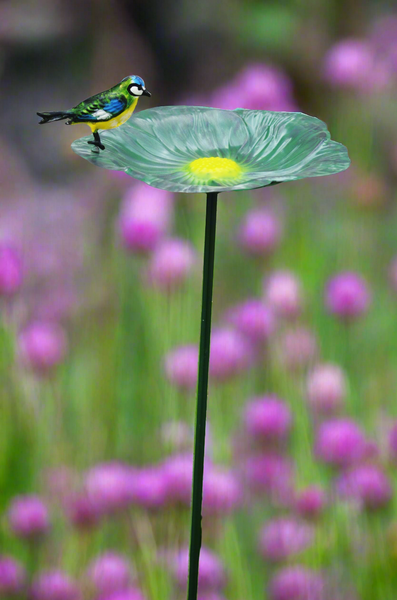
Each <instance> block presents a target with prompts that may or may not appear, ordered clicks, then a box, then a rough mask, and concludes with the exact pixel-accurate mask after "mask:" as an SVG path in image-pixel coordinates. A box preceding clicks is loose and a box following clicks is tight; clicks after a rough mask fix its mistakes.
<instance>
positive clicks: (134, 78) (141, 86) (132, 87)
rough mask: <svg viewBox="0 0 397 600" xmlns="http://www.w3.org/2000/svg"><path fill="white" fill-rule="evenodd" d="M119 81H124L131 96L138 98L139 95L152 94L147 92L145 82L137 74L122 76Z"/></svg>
mask: <svg viewBox="0 0 397 600" xmlns="http://www.w3.org/2000/svg"><path fill="white" fill-rule="evenodd" d="M121 83H126V86H127V91H128V93H129V94H131V96H135V97H137V98H139V96H151V95H152V94H151V93H150V92H148V90H147V89H146V88H145V82H144V81H143V79H142V78H141V77H138V75H128V77H124V79H122V80H121Z"/></svg>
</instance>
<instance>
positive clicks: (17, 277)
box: [0, 244, 22, 296]
mask: <svg viewBox="0 0 397 600" xmlns="http://www.w3.org/2000/svg"><path fill="white" fill-rule="evenodd" d="M21 284H22V260H21V257H20V255H19V252H17V250H16V249H15V248H13V247H12V246H8V245H4V244H1V245H0V296H12V295H13V294H15V293H16V292H17V291H18V290H19V288H20V287H21Z"/></svg>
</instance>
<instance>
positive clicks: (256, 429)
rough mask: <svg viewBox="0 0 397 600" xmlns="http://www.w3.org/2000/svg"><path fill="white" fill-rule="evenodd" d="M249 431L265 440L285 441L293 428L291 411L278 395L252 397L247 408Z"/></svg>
mask: <svg viewBox="0 0 397 600" xmlns="http://www.w3.org/2000/svg"><path fill="white" fill-rule="evenodd" d="M244 420H245V425H246V428H247V430H248V433H249V434H250V435H252V436H254V437H257V438H259V439H262V440H263V441H265V442H275V441H276V442H278V441H281V442H284V441H285V440H286V439H287V437H288V434H289V432H290V429H291V424H292V416H291V411H290V409H289V408H288V406H287V405H286V404H285V402H284V401H283V400H280V399H279V398H277V396H271V395H270V396H262V397H257V398H253V399H251V400H250V401H249V402H248V404H247V406H246V409H245V415H244Z"/></svg>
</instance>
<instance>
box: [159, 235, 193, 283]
mask: <svg viewBox="0 0 397 600" xmlns="http://www.w3.org/2000/svg"><path fill="white" fill-rule="evenodd" d="M196 260H197V256H196V251H195V249H194V248H193V246H192V245H191V244H190V243H189V242H187V241H186V240H181V239H176V238H172V239H171V238H169V239H165V240H163V241H161V242H160V243H159V244H158V245H157V246H156V248H155V249H154V251H153V254H152V256H151V259H150V263H149V265H148V279H149V281H150V283H151V284H153V285H154V286H155V287H157V288H159V289H161V290H164V291H168V292H169V291H172V290H174V289H175V288H177V287H179V286H180V285H181V284H182V283H183V282H184V281H185V279H186V278H187V276H188V275H189V273H190V272H191V271H192V268H193V266H194V264H195V263H196Z"/></svg>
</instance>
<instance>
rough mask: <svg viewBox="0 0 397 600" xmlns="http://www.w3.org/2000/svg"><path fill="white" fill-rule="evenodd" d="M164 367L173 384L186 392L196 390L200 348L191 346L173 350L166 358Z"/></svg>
mask: <svg viewBox="0 0 397 600" xmlns="http://www.w3.org/2000/svg"><path fill="white" fill-rule="evenodd" d="M164 366H165V373H166V376H167V378H168V380H169V381H170V382H171V383H173V384H174V385H176V386H177V387H178V388H181V389H182V390H184V391H190V390H194V389H195V388H196V385H197V371H198V347H197V346H195V345H193V344H189V345H186V346H179V347H178V348H175V349H174V350H171V351H170V352H169V353H168V354H167V355H166V357H165V365H164Z"/></svg>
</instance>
